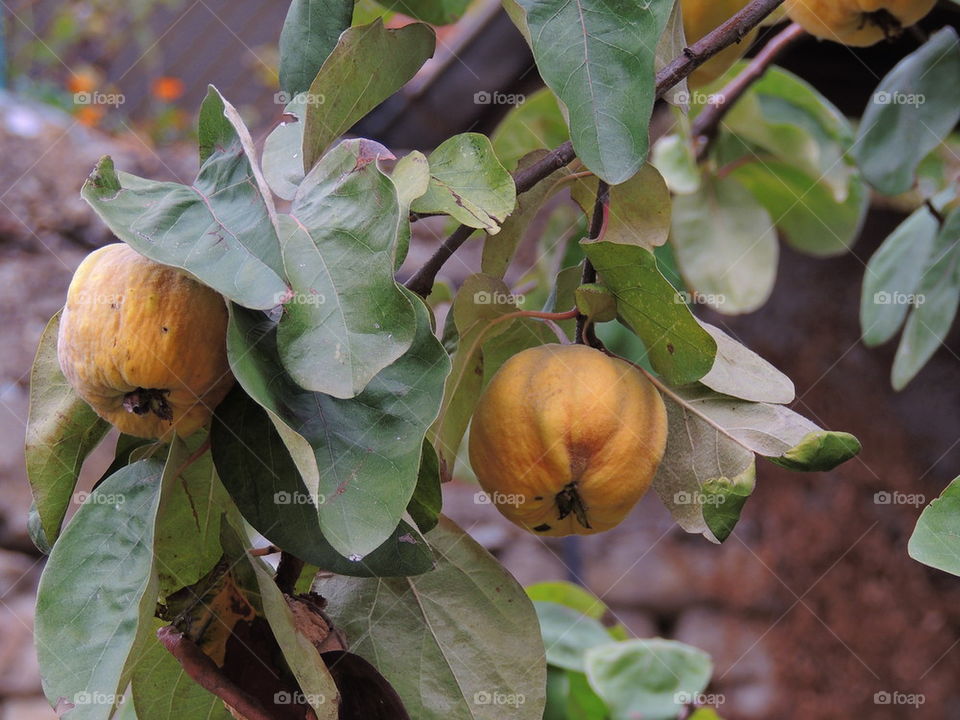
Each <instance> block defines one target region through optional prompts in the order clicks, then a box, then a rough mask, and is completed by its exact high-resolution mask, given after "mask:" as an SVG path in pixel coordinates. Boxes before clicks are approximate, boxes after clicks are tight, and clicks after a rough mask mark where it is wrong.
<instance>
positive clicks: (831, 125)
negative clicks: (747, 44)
mask: <svg viewBox="0 0 960 720" xmlns="http://www.w3.org/2000/svg"><path fill="white" fill-rule="evenodd" d="M745 65H746V62H745V61H744V62H741V63H739V64H738V65H737V67H736V71H742V69H743V68H744V67H745ZM719 82H720V83H722V82H723V80H721V81H719ZM724 137H727V138H729V139H731V140H732V142H726V143H725V142H723V139H724ZM853 141H854V138H853V128H851V126H850V122H849V121H848V120H847V119H846V117H844V115H843V113H841V112H840V110H838V109H837V108H836V107H835V106H834V105H833V104H832V103H831V102H830V101H829V100H827V99H826V98H825V97H824V96H823V95H821V94H820V93H819V92H818V91H817V90H816V89H815V88H814V87H813V86H812V85H810V84H809V83H807V82H806V81H804V80H801V79H800V78H799V77H797V76H796V75H793V74H792V73H789V72H787V71H786V70H783V69H781V68H777V67H773V68H770V69H768V70H767V72H766V73H764V75H763V77H762V78H760V80H758V81H757V82H756V83H754V85H753V86H752V87H751V88H750V90H749V91H748V92H747V93H746V94H745V95H744V96H743V97H742V98H741V99H740V100H738V101H737V103H736V104H735V105H734V106H733V108H731V110H730V112H729V113H728V114H727V116H726V117H725V118H724V121H723V133H722V136H721V137H720V138H719V141H718V143H717V144H716V146H715V147H716V148H717V151H718V154H720V155H721V156H722V155H723V153H720V152H719V151H720V150H722V149H723V148H727V149H728V150H730V151H732V153H733V154H732V155H731V156H727V157H720V158H719V160H720V164H729V163H731V162H734V161H736V160H739V159H741V158H743V157H744V156H748V157H750V159H751V160H752V159H754V156H755V155H756V154H760V155H765V156H770V157H772V158H774V159H776V160H779V161H781V162H784V163H786V164H788V165H790V166H793V167H795V168H798V169H800V170H803V171H804V172H805V173H806V174H807V175H808V176H810V177H811V178H819V182H821V183H824V184H825V185H826V186H827V187H829V188H831V190H832V191H833V194H834V196H835V197H836V199H837V202H842V201H843V200H844V198H845V197H846V196H847V192H848V188H849V186H850V184H851V181H852V180H853V179H855V180H856V181H857V182H861V181H860V180H859V173H858V170H857V167H856V165H855V164H854V163H853V161H852V160H851V159H850V158H849V157H848V155H849V153H850V150H851V148H852V147H853V144H854V142H853ZM751 151H752V152H751ZM861 194H866V193H865V192H864V193H861Z"/></svg>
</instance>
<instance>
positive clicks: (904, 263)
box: [860, 207, 940, 347]
mask: <svg viewBox="0 0 960 720" xmlns="http://www.w3.org/2000/svg"><path fill="white" fill-rule="evenodd" d="M939 229H940V225H939V223H938V222H937V219H936V218H935V217H934V216H933V213H931V212H930V210H929V209H927V208H926V207H921V208H919V209H918V210H916V211H914V212H913V214H911V215H910V217H908V218H907V219H906V220H904V221H903V222H902V223H901V224H900V225H899V226H898V227H897V228H896V230H894V231H893V232H892V233H890V235H889V236H887V239H886V240H884V241H883V244H882V245H881V246H880V248H879V249H878V250H877V251H876V252H875V253H874V254H873V257H871V258H870V262H868V263H867V269H866V272H864V274H863V291H862V293H861V298H860V327H861V329H862V331H863V343H864V344H865V345H866V346H867V347H873V346H876V345H882V344H883V343H885V342H887V341H888V340H889V339H890V338H892V337H893V336H894V335H896V333H897V330H899V329H900V326H901V325H902V324H903V321H904V319H905V318H906V317H907V312H908V311H909V310H910V305H911V301H912V300H914V299H915V295H916V292H917V288H918V287H919V286H920V279H921V278H922V277H923V272H924V270H925V269H926V267H927V263H928V262H929V259H930V253H931V252H932V251H933V243H934V241H935V240H936V238H937V233H938V231H939Z"/></svg>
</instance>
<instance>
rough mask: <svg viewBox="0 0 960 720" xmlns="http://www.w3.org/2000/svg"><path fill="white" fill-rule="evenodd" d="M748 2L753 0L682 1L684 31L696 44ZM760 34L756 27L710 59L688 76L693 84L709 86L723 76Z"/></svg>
mask: <svg viewBox="0 0 960 720" xmlns="http://www.w3.org/2000/svg"><path fill="white" fill-rule="evenodd" d="M748 2H750V0H680V8H681V11H682V13H683V32H684V35H686V37H687V43H688V44H691V43H695V42H696V41H697V40H699V39H700V38H702V37H703V36H704V35H706V34H707V33H709V32H710V31H711V30H713V29H714V28H716V27H718V26H720V25H722V24H723V23H725V22H726V21H727V20H729V19H730V18H731V17H733V16H734V15H736V14H737V13H738V12H740V11H741V10H742V9H743V8H744V7H745V6H746V5H747V3H748ZM756 37H757V31H756V30H752V31H751V32H750V33H748V34H747V35H746V37H744V38H743V40H741V41H740V42H739V43H734V44H733V45H731V46H730V47H727V48H724V49H723V50H721V51H720V52H719V53H717V54H716V55H714V56H713V57H712V58H710V59H709V60H707V62H705V63H704V64H703V65H701V66H700V67H698V68H697V69H696V70H694V71H693V74H692V75H690V77H689V78H688V82H689V84H690V87H692V88H698V87H703V86H704V85H709V84H710V83H712V82H713V81H714V80H716V79H717V78H718V77H720V76H721V75H723V74H724V73H725V72H726V71H727V70H729V69H730V68H731V67H732V66H733V64H734V63H735V62H736V61H737V60H739V59H740V58H742V57H743V56H744V55H745V54H746V52H747V50H749V49H750V46H751V45H752V44H753V41H754V40H755V39H756Z"/></svg>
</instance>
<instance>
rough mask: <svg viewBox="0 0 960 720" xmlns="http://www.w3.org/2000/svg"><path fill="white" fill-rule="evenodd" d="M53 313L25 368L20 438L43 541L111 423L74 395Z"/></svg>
mask: <svg viewBox="0 0 960 720" xmlns="http://www.w3.org/2000/svg"><path fill="white" fill-rule="evenodd" d="M59 330H60V313H59V312H57V314H56V315H54V316H53V317H52V318H51V319H50V322H49V323H47V327H46V328H45V329H44V331H43V335H42V336H41V337H40V345H39V347H38V348H37V355H36V358H35V359H34V361H33V368H32V369H31V371H30V416H29V419H28V420H27V436H26V441H25V451H26V461H27V477H28V478H29V480H30V489H31V490H32V491H33V500H34V505H35V509H36V512H37V522H38V523H39V527H40V529H42V534H43V537H44V539H45V543H46V544H47V545H52V544H53V543H54V542H55V541H56V539H57V536H58V535H59V534H60V526H61V525H62V524H63V517H64V515H65V514H66V512H67V508H68V507H69V506H70V500H71V496H72V495H73V490H74V488H75V487H76V485H77V477H78V476H79V475H80V468H81V467H82V465H83V461H84V459H85V458H86V457H87V455H89V454H90V451H91V450H93V449H94V448H95V447H96V446H97V445H98V444H99V443H100V441H101V440H102V439H103V436H104V435H106V434H107V430H109V429H110V424H109V423H108V422H107V421H106V420H103V419H101V418H100V416H99V415H97V414H96V413H95V412H94V411H93V408H91V407H90V406H89V405H87V403H85V402H84V401H83V400H81V399H80V398H79V396H78V395H77V394H76V393H75V392H74V390H73V388H72V387H70V383H68V382H67V379H66V378H65V377H64V376H63V373H62V372H61V371H60V362H59V360H57V333H58V332H59Z"/></svg>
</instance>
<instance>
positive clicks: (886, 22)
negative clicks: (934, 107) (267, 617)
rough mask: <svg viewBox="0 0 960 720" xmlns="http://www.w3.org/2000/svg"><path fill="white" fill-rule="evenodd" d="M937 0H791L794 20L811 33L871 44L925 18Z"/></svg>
mask: <svg viewBox="0 0 960 720" xmlns="http://www.w3.org/2000/svg"><path fill="white" fill-rule="evenodd" d="M934 5H936V0H787V2H786V3H785V7H786V8H787V14H788V15H789V16H790V19H791V20H793V21H794V22H795V23H797V24H799V25H800V26H801V27H803V29H804V30H806V31H807V32H808V33H810V34H811V35H815V36H817V37H819V38H824V39H826V40H834V41H836V42H839V43H843V44H844V45H852V46H854V47H867V46H869V45H875V44H876V43H878V42H880V41H881V40H885V39H888V38H892V37H896V36H897V35H899V34H900V33H901V32H902V30H903V28H906V27H910V26H911V25H914V24H916V23H917V22H919V21H920V20H922V19H923V18H924V16H926V15H927V13H929V12H930V11H931V10H932V9H933V6H934Z"/></svg>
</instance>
